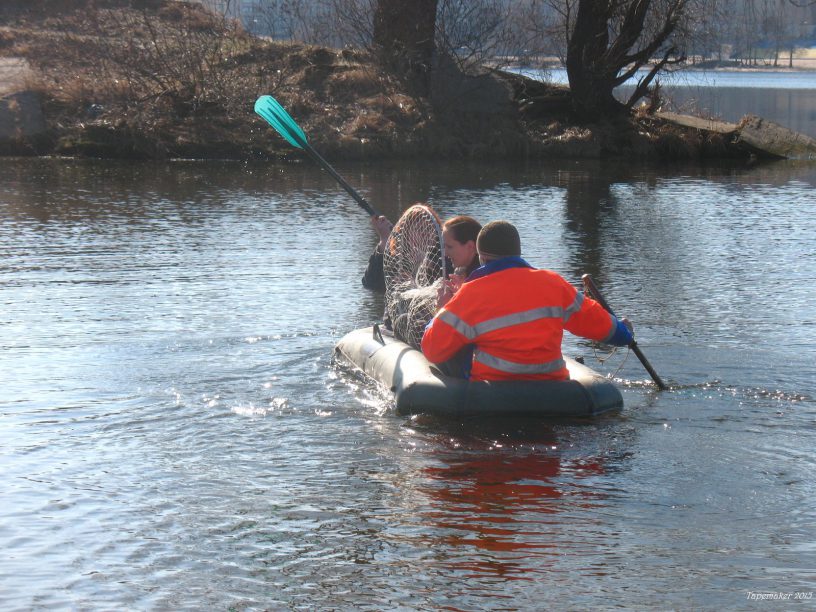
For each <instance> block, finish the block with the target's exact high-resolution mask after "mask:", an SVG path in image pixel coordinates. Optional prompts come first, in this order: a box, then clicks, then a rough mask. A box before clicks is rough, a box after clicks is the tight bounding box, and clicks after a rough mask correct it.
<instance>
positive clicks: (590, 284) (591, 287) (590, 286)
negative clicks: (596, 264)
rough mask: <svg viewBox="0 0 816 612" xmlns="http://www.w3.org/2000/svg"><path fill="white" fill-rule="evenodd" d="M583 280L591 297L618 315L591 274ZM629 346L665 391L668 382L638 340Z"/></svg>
mask: <svg viewBox="0 0 816 612" xmlns="http://www.w3.org/2000/svg"><path fill="white" fill-rule="evenodd" d="M581 280H583V281H584V286H585V287H586V288H587V291H589V293H590V294H591V297H593V298H595V300H596V301H597V302H598V303H599V304H600V305H601V306H603V307H604V308H605V309H606V311H607V312H609V314H611V315H612V316H613V317H614V316H616V315H615V313H614V312H613V310H612V309H611V308H610V307H609V304H608V303H607V301H606V300H605V299H604V296H603V295H601V292H600V291H599V290H598V287H596V286H595V282H594V281H593V280H592V277H591V276H590V275H589V274H584V275H583V276H582V277H581ZM629 348H630V349H632V352H634V354H635V355H637V358H638V359H640V363H642V364H643V367H644V368H646V371H647V372H648V373H649V376H651V377H652V380H653V381H654V382H655V384H656V385H657V388H658V389H660V390H661V391H665V390H666V389H668V387H667V386H666V383H664V382H663V381H662V380H661V379H660V376H658V375H657V372H655V371H654V368H653V367H652V364H650V363H649V360H648V359H646V356H645V355H644V354H643V353H642V352H641V350H640V347H639V346H638V345H637V341H636V340H634V339H632V342H630V343H629Z"/></svg>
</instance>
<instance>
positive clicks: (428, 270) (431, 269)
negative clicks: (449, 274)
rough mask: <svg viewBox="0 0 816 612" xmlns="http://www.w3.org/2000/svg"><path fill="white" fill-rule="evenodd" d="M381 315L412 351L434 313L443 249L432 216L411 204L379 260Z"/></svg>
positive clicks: (426, 210) (423, 208)
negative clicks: (382, 290) (382, 291)
mask: <svg viewBox="0 0 816 612" xmlns="http://www.w3.org/2000/svg"><path fill="white" fill-rule="evenodd" d="M383 269H384V272H385V312H386V314H387V315H388V318H389V319H390V320H391V326H392V328H393V330H394V335H395V336H396V337H397V338H399V339H400V340H403V341H404V342H407V343H408V344H410V345H411V346H413V347H415V348H419V345H420V343H421V342H422V334H423V333H424V331H425V325H427V323H428V321H430V320H431V318H433V316H434V313H435V312H436V293H437V288H438V287H439V286H440V285H441V282H442V279H443V278H444V276H445V246H444V243H443V242H442V228H441V227H440V226H439V221H438V220H437V217H436V215H435V214H434V213H433V212H432V211H431V210H430V209H429V208H428V207H427V206H423V205H421V204H415V205H414V206H412V207H411V208H409V209H408V210H406V211H405V212H404V213H403V215H402V216H401V217H400V218H399V220H398V221H397V223H396V224H395V225H394V229H392V230H391V235H390V236H389V238H388V245H387V247H386V249H385V254H384V257H383Z"/></svg>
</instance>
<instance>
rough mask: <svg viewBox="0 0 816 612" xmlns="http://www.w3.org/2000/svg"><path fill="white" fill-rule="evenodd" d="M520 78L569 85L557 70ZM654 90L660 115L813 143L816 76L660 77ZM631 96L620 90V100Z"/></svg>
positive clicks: (731, 73)
mask: <svg viewBox="0 0 816 612" xmlns="http://www.w3.org/2000/svg"><path fill="white" fill-rule="evenodd" d="M521 72H522V73H523V74H525V75H526V76H530V77H534V78H538V79H541V80H546V81H549V82H551V83H557V84H563V85H567V84H568V83H569V82H568V80H567V72H566V70H565V69H563V68H553V69H550V70H546V71H534V70H528V71H521ZM660 84H661V86H662V90H663V91H662V93H663V96H664V98H665V99H666V104H665V106H664V110H671V111H676V112H680V113H684V114H689V115H698V116H701V117H710V118H713V119H719V120H722V121H728V122H738V121H739V120H740V119H741V118H742V117H743V116H744V115H758V116H760V117H763V118H764V119H768V120H770V121H774V122H775V123H779V124H780V125H783V126H785V127H787V128H789V129H791V130H794V131H795V132H800V133H801V134H805V135H807V136H810V137H812V138H816V71H807V70H802V71H774V70H683V71H680V72H675V73H671V74H664V75H662V76H661V77H660ZM631 90H632V87H631V86H628V85H626V86H623V87H621V88H620V89H619V90H618V91H619V93H620V97H621V99H623V98H625V97H627V96H628V94H629V93H630V92H631Z"/></svg>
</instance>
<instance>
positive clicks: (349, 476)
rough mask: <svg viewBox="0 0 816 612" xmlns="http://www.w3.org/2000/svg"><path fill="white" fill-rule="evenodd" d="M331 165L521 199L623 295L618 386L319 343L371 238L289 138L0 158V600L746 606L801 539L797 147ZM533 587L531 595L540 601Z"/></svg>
mask: <svg viewBox="0 0 816 612" xmlns="http://www.w3.org/2000/svg"><path fill="white" fill-rule="evenodd" d="M337 167H338V168H339V169H340V171H341V172H342V173H343V174H344V176H346V177H347V179H348V180H349V182H350V183H352V184H353V185H355V186H359V188H360V190H361V192H362V193H363V194H364V195H365V197H366V198H367V199H369V201H371V202H372V203H374V204H375V205H376V206H377V207H378V208H379V209H381V210H383V211H385V213H386V214H388V215H389V216H391V217H392V218H396V216H397V215H398V214H399V211H401V210H404V209H406V208H407V207H408V206H410V205H411V204H412V203H413V202H415V201H418V200H429V201H430V202H431V203H432V204H433V205H434V206H435V208H436V209H437V210H439V212H440V214H442V216H449V215H452V214H460V213H461V214H472V215H474V216H475V217H477V218H478V219H480V220H482V221H489V220H491V219H497V218H506V219H510V220H512V221H514V222H515V223H516V224H517V225H518V226H519V228H520V232H521V236H522V243H523V248H524V253H525V256H526V257H527V258H528V259H529V260H530V261H531V262H532V263H533V264H534V265H537V266H547V267H550V268H552V269H555V270H557V271H558V272H560V273H562V274H563V275H565V276H566V277H567V278H568V279H570V280H571V281H572V282H574V283H576V284H577V283H578V282H579V280H580V276H581V274H583V273H584V272H591V273H592V274H593V275H594V276H595V278H596V281H597V282H598V284H599V285H600V286H601V288H602V289H603V290H604V292H605V294H606V296H607V298H608V299H609V301H610V303H611V304H612V306H613V307H614V308H615V309H616V311H618V312H620V313H621V314H626V315H628V316H629V317H630V318H632V319H633V321H634V323H635V328H636V332H637V334H638V340H639V343H640V344H641V347H642V348H643V350H644V352H645V353H646V354H647V355H648V357H649V359H650V361H651V362H652V364H653V365H654V366H655V368H656V369H657V370H658V372H659V373H660V374H661V375H662V376H663V377H664V378H665V379H666V380H667V381H669V382H671V383H672V384H673V385H674V390H673V391H671V392H668V393H658V392H656V391H654V389H653V387H652V386H651V385H648V384H647V381H648V376H647V375H646V373H645V372H644V371H643V370H642V368H641V367H640V364H639V362H638V361H637V360H636V359H634V358H633V357H631V356H630V357H629V358H628V359H626V360H624V356H625V353H621V354H619V355H616V356H615V357H613V358H612V359H611V360H610V361H609V362H607V363H605V364H602V365H599V364H597V362H596V361H594V360H593V350H592V348H591V347H589V346H587V345H586V344H584V343H582V342H579V341H576V340H569V341H568V342H567V343H566V345H565V350H566V351H567V352H568V353H569V354H571V355H572V354H581V355H584V356H585V357H586V358H587V361H588V364H589V365H594V366H595V367H596V368H598V369H599V370H601V371H603V372H617V374H616V377H617V378H616V380H617V382H618V383H619V386H620V387H621V390H622V393H623V395H624V400H625V404H626V407H625V409H624V411H623V412H622V413H621V414H620V415H615V416H614V417H610V418H605V419H602V420H599V421H587V422H563V423H543V422H522V423H506V422H492V423H491V422H482V423H465V424H459V423H444V422H434V421H432V420H423V419H422V418H414V419H408V420H406V419H401V418H397V417H395V416H394V414H393V411H392V410H391V403H390V396H389V394H387V393H384V392H383V391H382V390H378V389H376V387H373V386H372V385H370V384H369V383H367V382H366V381H365V380H361V379H360V378H359V377H356V376H354V375H353V374H350V373H348V372H343V371H340V370H338V369H335V368H334V367H333V366H332V364H331V353H332V350H331V349H332V346H333V344H334V343H335V342H336V340H337V338H338V337H339V336H340V335H341V334H343V333H344V332H346V331H348V330H350V329H353V328H355V327H359V326H362V325H365V324H369V323H371V322H372V321H374V320H375V319H376V318H377V317H378V316H379V314H380V313H381V312H382V298H381V297H380V296H377V295H374V294H371V293H368V292H365V291H363V290H362V289H361V287H360V276H361V273H362V270H363V268H364V267H365V264H366V261H367V259H368V253H369V252H370V250H371V249H372V248H373V246H374V244H375V242H376V238H375V236H374V235H373V232H372V231H371V229H370V226H369V225H368V222H367V219H366V218H365V215H364V214H362V213H361V212H360V211H359V209H358V207H357V206H356V205H355V204H354V202H353V201H351V200H350V199H349V198H348V197H347V196H346V195H345V194H344V193H343V192H342V191H341V190H340V189H339V188H338V187H337V185H336V184H334V182H333V181H332V180H331V179H330V178H328V177H327V176H326V175H325V174H324V173H322V172H320V171H319V170H317V169H315V168H313V167H311V166H308V165H305V164H293V165H287V166H281V167H272V166H269V165H265V164H237V163H236V164H221V163H174V164H173V163H171V164H119V163H99V162H97V163H92V162H78V161H67V162H60V161H55V160H5V161H4V162H3V164H2V165H0V305H2V307H1V308H0V347H1V348H2V351H0V372H2V375H3V391H2V393H1V394H0V462H2V465H3V470H2V472H0V487H2V490H3V491H4V497H3V503H2V504H0V546H2V548H3V550H4V551H5V552H6V555H5V556H4V557H3V558H2V559H0V585H2V588H0V605H2V607H3V608H4V609H31V608H37V607H62V608H81V609H113V608H116V609H119V608H122V607H126V608H136V609H163V608H170V607H172V608H179V607H181V608H185V607H187V608H202V607H214V608H229V607H234V608H237V609H291V608H309V609H381V608H382V606H383V605H384V604H383V602H388V604H387V605H388V606H389V607H392V608H401V609H441V608H450V609H496V608H507V609H525V610H527V609H540V608H541V607H542V602H547V603H548V604H549V602H553V601H556V600H557V601H559V603H561V601H563V602H564V603H563V606H556V607H569V608H580V609H584V608H598V607H600V608H607V607H623V608H638V607H652V605H651V604H652V603H653V602H654V601H655V593H659V594H660V595H659V597H660V601H661V602H666V603H665V606H666V607H670V608H680V607H682V608H685V607H693V608H704V609H715V608H716V609H721V608H728V609H730V608H739V607H740V606H741V605H742V604H741V603H740V602H743V601H745V597H746V595H745V594H746V592H747V591H749V590H751V591H788V590H790V591H794V590H807V589H808V588H810V587H809V585H810V584H812V580H813V574H812V567H813V564H814V561H816V559H814V551H816V541H814V538H813V533H814V527H816V512H814V510H813V504H812V498H813V492H814V490H815V489H814V477H813V474H814V473H816V470H814V467H816V454H814V452H813V448H814V447H816V444H814V443H816V439H814V434H813V431H814V428H813V423H814V419H815V418H816V404H814V396H813V389H812V387H813V380H814V374H816V372H815V371H814V363H816V358H815V357H816V355H815V354H814V349H813V346H814V345H816V331H815V330H816V319H814V314H813V293H812V287H813V284H814V281H816V278H814V270H816V261H814V258H816V252H814V250H813V248H812V244H811V243H812V236H813V235H814V233H815V232H816V217H814V215H813V214H810V213H812V211H813V210H814V207H816V199H815V198H814V195H813V194H814V186H816V169H814V167H813V166H812V165H807V164H802V163H796V164H791V163H783V164H774V165H767V166H760V167H754V168H745V167H741V166H728V167H707V168H703V169H700V168H696V167H673V168H662V167H656V168H632V167H631V166H629V165H628V164H625V163H603V162H572V161H564V162H556V163H549V164H515V165H514V164H500V163H494V164H466V163H461V164H444V165H443V164H433V165H431V164H427V165H425V164H411V165H408V164H400V165H396V164H395V165H353V166H352V165H350V166H343V165H342V164H338V165H337ZM544 607H547V606H546V605H545V606H544Z"/></svg>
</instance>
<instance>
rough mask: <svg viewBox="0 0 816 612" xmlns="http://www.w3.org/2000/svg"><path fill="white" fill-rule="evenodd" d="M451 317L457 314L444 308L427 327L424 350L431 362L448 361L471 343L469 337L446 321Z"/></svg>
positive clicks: (423, 342) (423, 341) (423, 337)
mask: <svg viewBox="0 0 816 612" xmlns="http://www.w3.org/2000/svg"><path fill="white" fill-rule="evenodd" d="M450 317H455V315H453V314H452V313H451V312H449V311H448V310H447V309H445V308H443V309H442V310H440V311H439V312H438V313H436V316H435V317H434V318H433V319H431V322H430V323H428V326H427V327H426V328H425V334H424V335H423V336H422V352H423V354H424V355H425V357H426V358H427V359H428V361H430V362H431V363H442V362H444V361H447V360H448V359H451V358H452V357H453V356H454V355H456V354H457V353H458V352H459V351H460V350H462V349H463V348H464V347H465V346H466V345H467V344H469V341H468V339H467V338H466V337H465V336H464V335H463V334H462V333H460V332H458V331H456V329H454V327H453V326H452V325H451V324H450V323H449V322H447V321H446V319H448V318H450Z"/></svg>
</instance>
